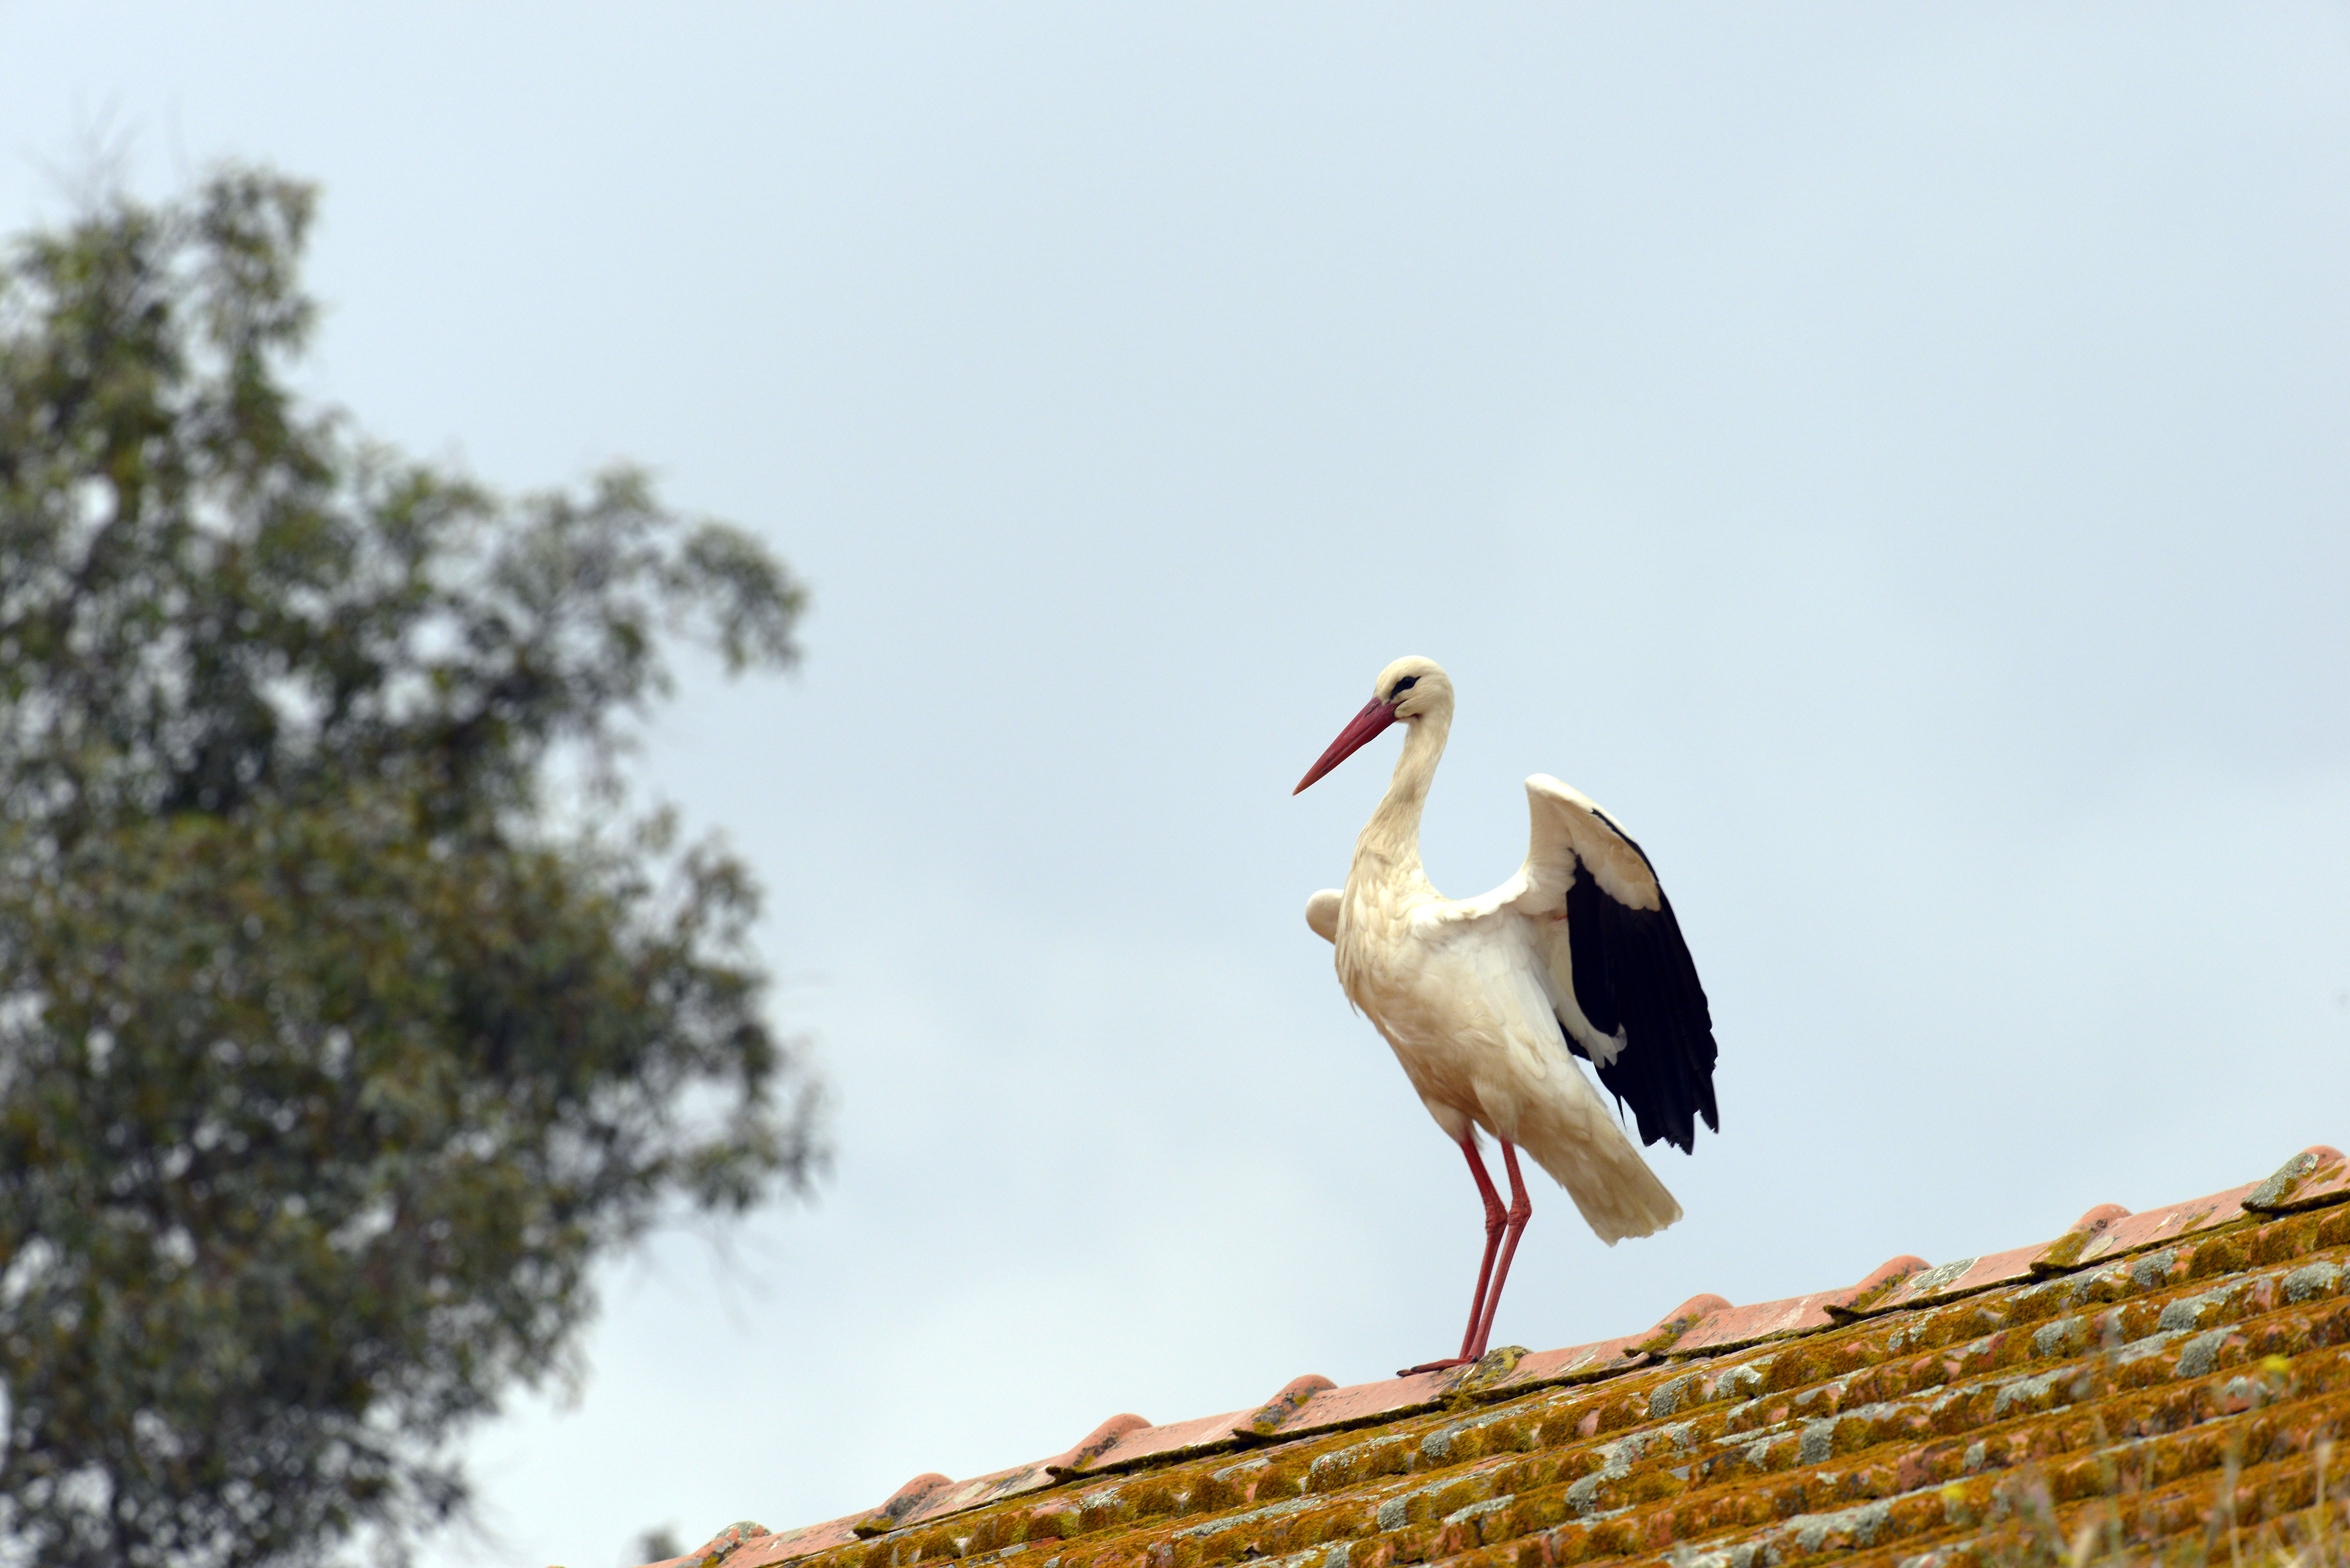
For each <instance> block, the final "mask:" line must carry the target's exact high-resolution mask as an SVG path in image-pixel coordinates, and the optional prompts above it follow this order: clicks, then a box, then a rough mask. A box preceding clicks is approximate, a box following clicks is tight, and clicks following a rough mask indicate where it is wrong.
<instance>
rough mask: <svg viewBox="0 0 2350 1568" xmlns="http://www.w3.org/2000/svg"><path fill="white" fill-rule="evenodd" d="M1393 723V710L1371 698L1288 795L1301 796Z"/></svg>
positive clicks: (1390, 706)
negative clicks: (1316, 780) (1307, 787)
mask: <svg viewBox="0 0 2350 1568" xmlns="http://www.w3.org/2000/svg"><path fill="white" fill-rule="evenodd" d="M1394 722H1396V716H1395V709H1394V707H1393V706H1392V705H1391V704H1389V703H1386V702H1382V701H1379V700H1378V698H1376V697H1374V698H1372V699H1371V700H1370V701H1369V702H1368V703H1367V704H1365V705H1364V708H1363V711H1361V712H1359V713H1357V714H1356V715H1355V716H1354V718H1353V719H1352V720H1350V721H1348V722H1347V727H1346V728H1345V729H1343V730H1341V731H1339V732H1338V738H1337V739H1336V740H1335V741H1333V742H1330V749H1329V750H1328V751H1326V752H1325V753H1322V760H1321V761H1320V762H1317V763H1315V764H1314V765H1313V766H1312V767H1310V768H1308V769H1306V770H1305V777H1304V778H1302V779H1299V780H1298V781H1297V787H1296V788H1295V789H1294V790H1291V791H1290V792H1289V793H1290V794H1303V793H1304V791H1305V786H1306V785H1307V784H1312V783H1313V782H1314V781H1315V779H1318V778H1320V777H1321V776H1322V775H1323V774H1326V773H1328V772H1329V771H1330V770H1331V769H1332V768H1335V767H1336V766H1337V765H1338V764H1339V763H1343V762H1345V761H1346V760H1347V758H1348V757H1351V756H1353V755H1354V754H1355V753H1357V752H1359V751H1361V750H1362V749H1363V743H1364V742H1367V741H1368V740H1369V739H1370V738H1371V737H1372V736H1373V735H1376V734H1378V732H1380V731H1381V730H1384V729H1386V728H1387V727H1388V725H1389V724H1392V723H1394Z"/></svg>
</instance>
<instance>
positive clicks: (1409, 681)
mask: <svg viewBox="0 0 2350 1568" xmlns="http://www.w3.org/2000/svg"><path fill="white" fill-rule="evenodd" d="M1417 685H1419V676H1417V675H1407V676H1405V677H1404V678H1403V679H1402V680H1399V681H1397V682H1396V683H1395V690H1394V691H1390V692H1388V701H1390V702H1397V701H1402V699H1403V694H1404V693H1405V692H1407V691H1410V690H1411V689H1412V688H1413V687H1415V686H1417Z"/></svg>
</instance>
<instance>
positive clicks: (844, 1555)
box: [663, 1147, 2350, 1568]
mask: <svg viewBox="0 0 2350 1568" xmlns="http://www.w3.org/2000/svg"><path fill="white" fill-rule="evenodd" d="M2346 1345H2350V1162H2345V1159H2344V1158H2343V1156H2342V1155H2341V1154H2340V1153H2339V1152H2338V1151H2336V1150H2334V1149H2332V1148H2326V1147H2317V1148H2311V1149H2306V1150H2303V1152H2302V1153H2300V1154H2297V1155H2295V1156H2294V1157H2293V1158H2291V1159H2290V1160H2287V1161H2286V1162H2285V1164H2284V1165H2283V1167H2282V1168H2280V1169H2279V1170H2278V1171H2277V1173H2276V1174H2275V1175H2274V1176H2272V1177H2271V1178H2269V1179H2267V1180H2266V1181H2262V1182H2257V1183H2252V1184H2250V1185H2247V1186H2244V1187H2240V1188H2236V1189H2231V1190H2230V1191H2226V1192H2220V1193H2214V1194H2212V1195H2211V1196H2210V1197H2208V1198H2198V1199H2191V1200H2190V1201H2188V1202H2185V1203H2175V1204H2172V1205H2170V1206H2169V1207H2168V1208H2165V1209H2157V1210H2147V1211H2144V1212H2141V1213H2137V1214H2131V1213H2129V1212H2127V1211H2126V1210H2122V1209H2120V1208H2118V1207H2116V1206H2114V1205H2112V1204H2106V1205H2104V1206H2102V1207H2099V1208H2096V1209H2093V1210H2090V1211H2089V1212H2088V1213H2086V1214H2085V1215H2083V1216H2082V1217H2081V1219H2080V1220H2079V1222H2078V1223H2076V1224H2075V1225H2074V1227H2073V1229H2072V1230H2070V1231H2066V1232H2065V1233H2064V1235H2062V1236H2059V1237H2057V1238H2056V1239H2055V1240H2054V1241H2045V1242H2042V1243H2041V1244H2039V1245H2037V1246H2030V1247H2019V1248H2016V1249H2014V1250H2013V1251H2005V1252H1994V1253H1991V1254H1989V1255H1987V1256H1984V1257H1979V1258H1960V1259H1958V1260H1956V1261H1954V1262H1946V1263H1943V1264H1940V1265H1939V1266H1929V1264H1928V1263H1926V1262H1925V1261H1924V1260H1922V1259H1918V1258H1907V1257H1905V1258H1896V1259H1893V1260H1892V1261H1891V1262H1887V1263H1886V1264H1885V1265H1883V1266H1882V1267H1881V1268H1879V1269H1877V1271H1875V1272H1872V1273H1871V1274H1870V1275H1869V1276H1868V1277H1867V1278H1866V1279H1864V1280H1862V1281H1861V1282H1859V1283H1857V1284H1855V1285H1850V1286H1847V1287H1846V1288H1845V1289H1842V1290H1835V1291H1824V1292H1821V1293H1817V1294H1815V1295H1807V1296H1797V1297H1794V1299H1792V1300H1788V1301H1776V1302H1762V1303H1755V1304H1753V1305H1751V1306H1733V1305H1731V1303H1728V1302H1725V1301H1723V1300H1722V1299H1721V1297H1719V1296H1711V1295H1708V1296H1700V1297H1698V1298H1696V1299H1695V1300H1693V1301H1690V1302H1685V1303H1682V1304H1681V1305H1680V1306H1679V1307H1676V1308H1675V1309H1674V1310H1673V1311H1671V1312H1670V1313H1668V1314H1665V1316H1664V1318H1663V1319H1662V1320H1661V1321H1659V1323H1658V1324H1656V1326H1654V1327H1653V1328H1649V1329H1647V1330H1645V1331H1643V1332H1642V1333H1639V1334H1627V1335H1625V1336H1624V1337H1623V1338H1620V1339H1611V1340H1606V1341H1603V1342H1601V1343H1600V1344H1597V1345H1575V1346H1572V1347H1570V1348H1567V1349H1565V1350H1544V1351H1527V1350H1523V1349H1521V1348H1519V1347H1516V1346H1511V1347H1507V1348H1503V1349H1499V1350H1495V1351H1493V1352H1492V1353H1491V1354H1490V1355H1487V1356H1486V1357H1485V1358H1484V1359H1483V1360H1482V1362H1480V1363H1478V1364H1477V1365H1476V1366H1463V1367H1458V1368H1454V1369H1453V1370H1451V1371H1448V1372H1440V1373H1428V1374H1423V1375H1421V1376H1416V1377H1399V1378H1396V1379H1393V1380H1391V1381H1388V1382H1384V1383H1367V1384H1362V1385H1359V1386H1356V1387H1352V1388H1336V1387H1333V1386H1331V1385H1330V1382H1329V1380H1328V1379H1326V1378H1323V1377H1311V1376H1309V1377H1300V1378H1297V1379H1295V1381H1293V1382H1291V1383H1290V1384H1289V1385H1288V1386H1285V1387H1284V1388H1282V1389H1280V1390H1279V1391H1278V1392H1277V1393H1275V1394H1274V1396H1273V1397H1271V1398H1269V1399H1267V1400H1266V1401H1265V1402H1264V1404H1263V1405H1262V1406H1260V1407H1257V1408H1255V1409H1249V1410H1231V1411H1226V1412H1225V1413H1223V1414H1222V1415H1218V1416H1210V1417H1202V1418H1201V1419H1199V1420H1195V1421H1184V1422H1179V1423H1177V1424H1175V1425H1173V1426H1165V1427H1159V1426H1152V1425H1150V1424H1149V1423H1148V1422H1145V1421H1143V1420H1142V1419H1141V1418H1140V1417H1135V1416H1115V1417H1111V1418H1110V1419H1109V1420H1107V1421H1105V1422H1103V1423H1102V1424H1101V1425H1100V1426H1099V1427H1098V1428H1096V1429H1095V1430H1094V1431H1093V1432H1091V1433H1090V1434H1088V1435H1087V1437H1086V1438H1084V1440H1082V1441H1081V1442H1079V1443H1077V1444H1076V1446H1075V1447H1074V1448H1072V1449H1069V1450H1068V1451H1067V1452H1066V1453H1061V1454H1055V1455H1054V1456H1052V1457H1051V1458H1049V1459H1039V1460H1037V1461H1035V1463H1033V1464H1025V1465H1021V1466H1017V1467H1015V1468H1014V1469H1008V1470H1002V1471H998V1472H997V1473H995V1474H993V1475H984V1476H976V1477H973V1478H972V1479H970V1480H960V1481H958V1480H948V1479H947V1478H946V1477H944V1476H940V1475H922V1476H917V1477H915V1478H914V1479H913V1480H910V1481H908V1482H907V1483H906V1484H905V1485H904V1486H903V1487H901V1488H899V1490H898V1491H897V1492H896V1493H895V1494H894V1495H893V1496H891V1497H890V1498H889V1499H888V1500H887V1501H884V1502H882V1503H881V1504H880V1505H879V1507H877V1508H874V1509H869V1510H867V1511H862V1512H859V1513H856V1514H851V1515H848V1516H847V1517H845V1518H841V1519H836V1520H829V1521H826V1522H824V1523H821V1524H811V1525H806V1526H803V1527H801V1528H799V1529H796V1530H786V1531H781V1532H769V1531H767V1530H765V1529H764V1528H763V1527H761V1526H759V1525H756V1524H753V1523H749V1522H744V1523H741V1524H736V1525H733V1526H730V1527H729V1528H728V1529H726V1530H724V1531H722V1532H719V1534H718V1535H717V1536H716V1537H715V1538H714V1539H713V1540H712V1541H711V1542H708V1543H707V1544H706V1545H704V1546H703V1547H702V1548H701V1549H700V1550H699V1551H697V1552H691V1553H689V1554H688V1555H686V1556H684V1557H680V1558H674V1559H671V1562H670V1563H668V1564H665V1565H663V1568H719V1565H721V1564H723V1568H765V1565H767V1564H772V1563H801V1564H804V1565H805V1568H914V1565H916V1564H929V1563H938V1564H945V1563H951V1562H960V1563H967V1564H971V1565H972V1568H978V1565H980V1564H987V1565H990V1568H993V1564H997V1563H1014V1562H1016V1563H1017V1568H1219V1565H1222V1564H1227V1563H1242V1562H1243V1561H1244V1560H1248V1559H1259V1560H1263V1568H1392V1565H1394V1564H1402V1563H1446V1564H1454V1565H1457V1568H1561V1565H1564V1564H1569V1563H1599V1562H1606V1561H1610V1560H1614V1559H1645V1560H1648V1561H1660V1562H1666V1563H1670V1564H1672V1565H1673V1568H1783V1565H1787V1564H1799V1563H1809V1562H1812V1561H1815V1560H1824V1559H1835V1560H1837V1561H1839V1562H1853V1563H1870V1564H1877V1563H1883V1564H1886V1565H1887V1568H1957V1565H1958V1564H1960V1563H1981V1564H1985V1565H1986V1568H1989V1565H1991V1564H1993V1563H2074V1564H2076V1565H2077V1564H2080V1563H2086V1562H2089V1561H2092V1560H2106V1559H2110V1558H2114V1557H2119V1556H2128V1557H2132V1558H2136V1557H2140V1556H2147V1557H2156V1558H2162V1559H2175V1558H2189V1559H2192V1560H2194V1561H2196V1562H2198V1563H2203V1562H2210V1561H2228V1560H2229V1555H2230V1554H2231V1553H2232V1554H2234V1555H2235V1556H2237V1557H2241V1555H2242V1553H2244V1552H2250V1551H2258V1552H2262V1554H2263V1555H2262V1558H2260V1559H2259V1560H2260V1561H2266V1560H2267V1555H2266V1554H2268V1553H2272V1552H2275V1551H2277V1550H2280V1549H2282V1550H2284V1551H2288V1552H2298V1553H2300V1554H2301V1555H2302V1559H2303V1562H2304V1563H2328V1564H2340V1563H2350V1519H2345V1512H2344V1509H2343V1507H2342V1504H2341V1501H2340V1496H2341V1493H2342V1492H2343V1491H2345V1490H2350V1487H2345V1480H2344V1478H2343V1477H2341V1475H2340V1473H2339V1469H2340V1467H2338V1466H2337V1467H2336V1469H2335V1470H2334V1474H2333V1476H2332V1478H2331V1479H2330V1480H2329V1477H2328V1472H2327V1465H2328V1463H2329V1461H2330V1460H2331V1459H2332V1455H2333V1449H2332V1445H2331V1438H2332V1437H2333V1435H2334V1432H2335V1430H2336V1429H2337V1428H2339V1427H2340V1426H2341V1425H2343V1424H2344V1422H2345V1418H2350V1348H2345V1346H2346ZM2329 1486H2330V1487H2331V1488H2332V1489H2333V1490H2332V1491H2331V1492H2330V1493H2329V1492H2328V1491H2327V1490H2326V1489H2327V1488H2328V1487H2329ZM2329 1500H2330V1501H2329ZM2329 1531H2330V1533H2329ZM2215 1554H2217V1555H2216V1556H2215Z"/></svg>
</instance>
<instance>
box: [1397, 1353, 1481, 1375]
mask: <svg viewBox="0 0 2350 1568" xmlns="http://www.w3.org/2000/svg"><path fill="white" fill-rule="evenodd" d="M1476 1360H1477V1358H1476V1357H1475V1356H1473V1355H1453V1356H1448V1357H1446V1358H1445V1359H1444V1360H1442V1361H1423V1362H1421V1363H1420V1364H1419V1366H1407V1367H1405V1368H1404V1369H1403V1370H1402V1371H1400V1372H1399V1373H1397V1374H1396V1376H1398V1377H1417V1376H1419V1374H1421V1373H1423V1372H1450V1371H1451V1370H1452V1369H1453V1368H1454V1367H1456V1366H1473V1365H1475V1363H1476Z"/></svg>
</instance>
